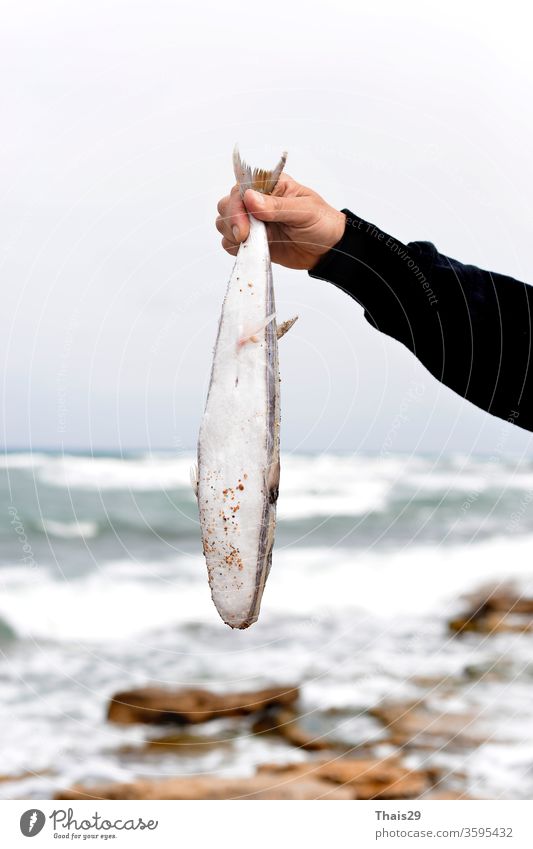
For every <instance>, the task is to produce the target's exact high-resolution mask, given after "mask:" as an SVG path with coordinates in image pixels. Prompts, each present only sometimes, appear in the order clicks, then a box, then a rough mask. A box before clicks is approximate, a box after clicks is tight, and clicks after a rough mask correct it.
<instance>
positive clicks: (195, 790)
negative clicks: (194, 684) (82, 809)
mask: <svg viewBox="0 0 533 849" xmlns="http://www.w3.org/2000/svg"><path fill="white" fill-rule="evenodd" d="M55 798H56V799H72V800H79V799H91V800H93V799H181V800H184V799H210V800H212V799H293V800H296V799H352V798H353V792H352V791H351V790H350V789H346V788H342V787H335V786H334V785H333V784H331V783H330V782H327V781H321V780H319V779H318V778H313V777H309V778H300V777H293V776H283V775H274V774H270V773H268V774H267V773H265V774H262V775H255V776H252V777H251V778H211V777H202V778H194V777H193V778H170V779H167V780H165V781H144V780H139V781H133V782H130V783H126V784H101V785H96V786H94V787H83V786H80V785H76V786H74V787H72V788H70V789H69V790H62V791H60V792H59V793H57V794H56V796H55Z"/></svg>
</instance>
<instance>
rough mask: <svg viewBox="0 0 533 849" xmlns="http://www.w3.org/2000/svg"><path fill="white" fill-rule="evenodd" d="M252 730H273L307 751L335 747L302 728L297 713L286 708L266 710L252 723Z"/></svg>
mask: <svg viewBox="0 0 533 849" xmlns="http://www.w3.org/2000/svg"><path fill="white" fill-rule="evenodd" d="M252 731H255V733H256V734H264V733H268V732H273V733H275V734H278V735H279V736H280V737H283V739H284V740H286V741H287V743H290V744H291V745H292V746H297V747H298V748H299V749H306V750H307V751H309V752H319V751H324V749H334V748H335V744H334V743H332V742H331V741H328V740H327V739H326V738H324V737H321V736H317V735H316V734H312V733H310V732H309V731H306V730H305V728H302V726H301V725H300V724H299V723H298V720H297V715H296V714H295V713H294V711H291V710H289V709H287V708H282V709H275V710H269V711H266V712H265V713H264V714H263V715H262V716H260V717H259V719H258V720H257V721H256V722H255V723H254V724H253V726H252Z"/></svg>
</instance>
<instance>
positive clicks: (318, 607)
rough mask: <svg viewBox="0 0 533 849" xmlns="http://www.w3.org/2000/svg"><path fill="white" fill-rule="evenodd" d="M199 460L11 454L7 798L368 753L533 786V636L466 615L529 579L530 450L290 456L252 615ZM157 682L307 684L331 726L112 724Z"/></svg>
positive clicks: (2, 667)
mask: <svg viewBox="0 0 533 849" xmlns="http://www.w3.org/2000/svg"><path fill="white" fill-rule="evenodd" d="M193 462H194V457H193V455H192V453H190V452H156V453H152V454H149V455H148V454H144V453H137V454H136V453H132V454H128V455H125V456H119V455H116V454H98V455H90V454H83V453H80V454H69V455H66V456H64V455H60V454H57V453H56V454H53V453H47V452H33V453H29V452H19V453H17V452H13V453H8V454H5V455H3V456H2V458H1V462H0V500H1V507H2V509H1V512H0V534H1V539H2V546H1V555H0V556H1V560H0V648H1V658H0V692H1V694H2V695H1V700H0V706H1V711H2V720H3V721H2V728H1V732H0V734H1V737H2V743H1V748H2V754H3V760H2V768H1V773H2V780H1V781H0V797H1V798H6V799H7V798H52V797H53V796H54V795H56V794H58V793H61V792H62V789H64V788H69V787H72V786H74V785H83V786H91V785H95V786H96V785H99V786H101V785H103V784H109V783H114V782H119V783H128V782H130V783H131V782H132V781H138V780H149V781H164V780H168V779H175V778H187V777H189V778H192V777H195V778H198V777H199V776H203V777H204V778H206V777H211V778H213V777H215V778H217V779H227V780H230V779H235V780H237V779H243V780H246V779H251V777H252V776H256V775H257V774H258V771H259V774H261V770H262V769H264V765H265V764H268V765H270V767H271V768H273V767H274V766H275V765H278V767H279V769H281V768H283V769H285V768H286V767H288V766H290V765H292V764H294V765H298V764H300V765H301V764H308V763H310V762H313V761H318V760H319V759H320V760H321V761H324V758H326V759H328V758H329V759H339V758H340V759H348V758H350V759H353V758H362V757H363V756H364V757H366V758H373V759H376V760H378V761H381V762H386V761H387V759H389V758H400V759H401V764H402V768H403V769H407V770H412V771H415V772H416V771H418V772H420V771H422V772H423V773H424V775H431V776H432V778H431V782H430V783H426V784H425V785H423V786H422V787H420V788H418V790H417V794H418V797H424V795H423V794H426V796H427V797H428V798H430V794H431V793H435V792H447V793H457V794H463V796H464V797H465V798H493V799H496V798H506V799H509V798H511V799H523V798H531V793H532V792H533V722H532V716H533V707H532V705H533V699H532V696H533V662H532V657H533V655H532V649H533V634H531V633H530V631H529V627H528V626H527V622H526V623H525V624H524V627H522V626H521V624H520V623H521V620H517V622H518V626H517V627H512V628H506V627H495V626H494V622H495V620H490V621H491V622H492V623H493V624H492V625H490V627H488V628H485V631H483V628H481V629H477V630H476V629H467V630H465V629H461V628H455V630H454V628H453V624H452V626H451V625H450V623H454V622H457V621H458V619H460V618H461V616H463V617H464V615H465V612H466V613H468V611H469V609H470V608H469V601H468V599H467V598H465V597H466V596H467V595H468V594H469V593H472V592H478V591H479V590H480V588H482V587H483V586H485V585H486V586H490V587H491V588H492V589H491V590H490V592H494V591H495V590H494V588H500V590H501V588H502V587H505V586H507V585H508V584H509V583H511V582H512V583H513V584H514V586H515V587H516V588H517V595H516V597H517V598H523V597H525V598H529V597H530V596H533V561H532V559H531V550H532V547H533V496H532V493H533V461H531V460H528V459H524V458H514V457H510V456H503V455H498V456H491V457H483V456H462V455H459V454H456V455H440V456H429V455H408V454H405V455H403V454H394V453H382V454H375V455H372V454H365V455H352V454H349V453H344V454H340V453H339V454H332V453H329V454H318V453H317V454H309V455H301V454H290V453H285V454H283V455H282V477H281V486H280V496H279V514H278V516H279V521H278V527H277V535H276V545H275V548H274V557H273V566H272V571H271V574H270V577H269V580H268V584H267V588H266V591H265V595H264V599H263V605H262V612H261V615H260V619H259V622H258V623H257V624H256V625H254V626H253V627H252V628H250V629H249V630H247V631H244V632H236V631H232V630H230V629H229V628H227V627H226V626H225V625H223V623H222V622H221V621H220V620H219V618H218V615H217V613H216V611H215V609H214V607H213V605H212V602H211V599H210V595H209V589H208V585H207V578H206V569H205V562H204V559H203V555H202V552H201V544H200V536H199V528H198V518H197V510H196V505H195V501H194V497H193V494H192V491H191V488H190V484H189V470H190V466H191V464H192V463H193ZM466 618H467V619H468V616H467V617H466ZM528 621H529V620H528ZM514 625H515V626H516V623H514ZM148 685H151V686H156V687H159V688H163V689H167V690H170V691H173V692H174V691H178V690H183V689H187V688H201V689H203V690H206V691H209V692H210V693H216V694H222V695H223V694H230V693H238V692H242V691H248V692H249V691H256V690H259V689H262V688H263V689H264V688H271V687H278V688H282V689H283V688H289V687H297V688H298V691H299V693H298V700H297V702H296V703H295V705H296V707H295V708H294V710H293V713H292V714H291V719H289V720H287V722H288V723H289V724H290V723H291V722H293V721H294V722H295V723H297V726H298V729H299V730H300V731H301V732H302V733H303V734H304V736H303V737H300V744H301V743H302V742H303V743H304V744H305V742H306V741H307V744H308V743H309V740H314V741H317V740H318V741H322V743H324V741H325V745H318V744H317V745H316V746H315V747H314V748H313V746H312V745H298V741H297V740H296V741H294V740H293V741H292V742H291V741H290V740H289V739H287V736H286V735H285V736H284V735H283V734H282V733H279V732H278V731H276V728H275V724H276V723H271V727H270V728H268V727H266V726H265V725H264V717H263V725H262V727H256V728H254V724H255V723H256V721H257V717H249V718H242V717H240V718H235V717H226V718H217V717H216V716H215V717H214V718H211V719H210V720H209V721H208V722H205V723H202V724H201V725H199V726H198V727H195V728H194V733H193V736H192V739H191V737H190V736H189V737H188V738H187V739H181V741H180V740H176V741H175V744H173V745H172V744H171V745H168V746H165V745H157V743H156V744H155V745H154V744H153V739H154V738H157V736H158V735H163V733H164V734H166V735H170V734H172V733H174V734H176V733H177V732H178V731H179V732H180V733H182V732H183V730H184V729H183V727H182V726H180V727H179V728H178V727H177V726H176V727H174V726H172V724H171V727H169V728H165V729H161V728H156V729H154V728H153V727H152V728H151V727H149V726H147V725H146V724H145V723H138V722H135V723H132V724H130V723H121V722H114V721H109V720H108V719H107V714H108V710H109V703H110V700H111V699H112V698H113V696H114V695H115V694H116V693H119V692H122V691H132V690H135V689H138V688H144V687H146V686H148ZM400 708H401V709H400ZM407 715H409V722H408V723H407V725H406V722H405V717H406V716H407ZM413 717H414V718H413ZM443 717H444V719H443ZM454 718H455V719H454ZM443 723H444V724H443ZM177 725H179V723H178V724H177ZM282 725H283V723H282ZM272 726H274V727H272ZM417 729H418V730H417ZM428 729H433V730H432V731H430V730H428ZM186 731H187V734H189V735H190V734H192V731H191V730H190V729H189V728H187V729H186ZM150 741H152V745H149V744H150ZM324 753H325V754H324ZM263 774H264V773H263ZM254 780H255V781H256V780H257V779H256V778H254ZM428 780H429V779H428ZM435 788H437V790H435ZM413 792H414V791H413Z"/></svg>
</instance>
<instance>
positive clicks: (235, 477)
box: [198, 219, 279, 628]
mask: <svg viewBox="0 0 533 849" xmlns="http://www.w3.org/2000/svg"><path fill="white" fill-rule="evenodd" d="M251 225H252V226H251V232H250V236H249V238H248V240H247V241H246V242H245V243H244V244H243V245H241V248H240V250H239V254H238V257H237V261H236V263H235V267H234V270H233V273H232V276H231V279H230V282H229V285H228V290H227V293H226V297H225V300H224V305H223V308H222V315H221V319H220V325H219V332H218V338H217V343H216V348H215V354H214V360H213V370H212V375H211V383H210V387H209V393H208V399H207V404H206V409H205V413H204V418H203V421H202V425H201V430H200V440H199V456H198V502H199V509H200V524H201V529H202V539H203V547H204V553H205V557H206V561H207V569H208V576H209V584H210V587H211V594H212V597H213V601H214V603H215V606H216V607H217V610H218V612H219V613H220V616H221V617H222V619H223V620H224V621H225V622H226V623H227V624H228V625H231V626H232V627H235V628H245V627H247V626H248V625H250V624H252V622H254V621H255V620H256V619H257V615H258V612H259V604H260V601H261V595H262V591H263V587H264V582H265V580H266V575H267V572H268V568H269V565H270V554H271V548H272V543H273V535H274V522H275V503H272V498H271V494H270V491H269V470H270V468H271V466H272V463H273V461H274V462H275V461H276V460H277V452H278V451H279V448H278V439H277V429H278V426H279V421H278V419H279V377H278V364H277V337H276V322H275V319H274V320H271V321H270V322H269V323H268V324H266V326H265V321H266V320H267V319H268V318H269V317H270V316H272V314H273V312H274V299H273V288H272V275H271V269H270V256H269V252H268V243H267V238H266V231H265V228H264V225H263V224H262V223H260V222H256V221H255V220H253V219H252V222H251ZM250 337H251V338H250ZM243 340H245V341H243ZM254 340H255V341H254Z"/></svg>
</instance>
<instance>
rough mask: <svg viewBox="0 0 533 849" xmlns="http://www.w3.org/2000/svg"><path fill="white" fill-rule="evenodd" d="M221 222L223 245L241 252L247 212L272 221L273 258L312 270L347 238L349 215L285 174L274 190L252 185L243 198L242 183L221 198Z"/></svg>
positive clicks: (218, 222)
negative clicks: (268, 191) (267, 191)
mask: <svg viewBox="0 0 533 849" xmlns="http://www.w3.org/2000/svg"><path fill="white" fill-rule="evenodd" d="M218 212H219V216H218V218H217V220H216V227H217V230H218V231H219V233H222V236H223V238H222V247H223V248H224V249H225V250H226V251H227V252H228V253H230V254H232V255H233V256H235V255H236V254H237V251H238V249H239V245H240V243H241V242H244V240H245V239H246V238H247V237H248V232H249V230H250V222H249V220H248V215H247V214H246V213H247V212H250V213H251V214H252V215H253V216H254V218H258V219H259V220H260V221H265V222H266V228H267V235H268V241H269V244H270V255H271V258H272V262H277V263H279V265H285V266H286V267H287V268H299V269H310V268H313V266H314V265H316V264H317V262H318V260H319V259H320V257H322V256H324V254H326V253H327V252H328V251H329V250H330V249H331V248H332V247H333V246H334V245H336V244H337V242H338V241H339V240H340V238H341V237H342V234H343V233H344V228H345V226H346V216H345V215H344V213H342V212H339V211H338V210H337V209H334V208H333V207H332V206H329V204H327V203H326V201H325V200H324V199H323V198H321V197H320V195H317V193H316V192H314V191H312V189H308V188H306V187H305V186H301V185H300V184H299V183H297V182H296V181H295V180H293V179H292V177H289V176H288V175H287V174H282V175H281V177H280V179H279V181H278V184H277V186H276V188H275V189H274V192H273V193H272V194H271V195H263V194H261V193H260V192H254V191H252V190H251V189H248V191H247V192H246V193H245V195H244V198H241V195H240V192H239V187H238V186H234V187H233V188H232V190H231V193H230V194H229V195H227V196H226V197H224V198H222V200H220V201H219V203H218Z"/></svg>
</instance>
